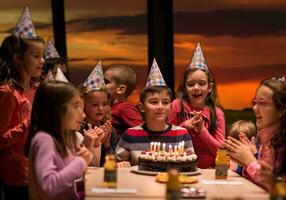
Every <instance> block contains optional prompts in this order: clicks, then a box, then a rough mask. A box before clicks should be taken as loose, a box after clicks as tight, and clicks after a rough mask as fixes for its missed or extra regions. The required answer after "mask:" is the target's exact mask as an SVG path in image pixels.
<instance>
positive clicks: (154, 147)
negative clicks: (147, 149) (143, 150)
mask: <svg viewBox="0 0 286 200" xmlns="http://www.w3.org/2000/svg"><path fill="white" fill-rule="evenodd" d="M156 146H157V142H154V145H153V151H154V152H156Z"/></svg>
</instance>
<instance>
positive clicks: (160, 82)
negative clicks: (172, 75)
mask: <svg viewBox="0 0 286 200" xmlns="http://www.w3.org/2000/svg"><path fill="white" fill-rule="evenodd" d="M150 86H166V83H165V81H164V78H163V76H162V73H161V71H160V68H159V66H158V64H157V62H156V59H155V58H154V60H153V64H152V67H151V70H150V72H149V76H148V79H147V83H146V85H145V87H150Z"/></svg>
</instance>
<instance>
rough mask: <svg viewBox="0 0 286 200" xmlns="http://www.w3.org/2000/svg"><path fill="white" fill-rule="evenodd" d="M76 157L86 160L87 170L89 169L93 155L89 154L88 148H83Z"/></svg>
mask: <svg viewBox="0 0 286 200" xmlns="http://www.w3.org/2000/svg"><path fill="white" fill-rule="evenodd" d="M76 155H77V156H80V157H82V158H83V159H84V161H85V164H86V166H85V169H87V167H88V165H89V163H90V162H91V160H92V157H93V155H92V154H91V153H90V152H89V150H88V149H87V148H86V147H81V148H80V149H79V150H78V152H77V153H76Z"/></svg>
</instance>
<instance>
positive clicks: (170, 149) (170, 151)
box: [169, 144, 173, 155]
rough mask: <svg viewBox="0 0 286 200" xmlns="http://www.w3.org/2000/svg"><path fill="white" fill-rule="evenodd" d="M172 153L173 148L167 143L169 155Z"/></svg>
mask: <svg viewBox="0 0 286 200" xmlns="http://www.w3.org/2000/svg"><path fill="white" fill-rule="evenodd" d="M172 153H173V149H172V145H171V144H170V145H169V155H172Z"/></svg>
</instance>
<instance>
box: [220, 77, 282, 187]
mask: <svg viewBox="0 0 286 200" xmlns="http://www.w3.org/2000/svg"><path fill="white" fill-rule="evenodd" d="M252 106H253V111H254V113H255V116H256V126H257V129H258V138H259V140H260V144H261V146H260V148H259V152H258V159H256V158H255V157H254V155H253V154H252V152H251V150H250V149H249V148H247V146H246V145H245V144H244V143H242V142H240V141H238V140H236V139H235V138H232V137H228V138H227V140H226V141H225V145H224V146H225V147H226V148H227V149H228V151H229V155H230V156H231V157H232V158H234V159H235V160H237V161H238V162H239V163H240V164H241V165H242V166H244V167H245V168H244V171H243V172H244V175H245V176H247V177H248V178H250V179H251V180H253V181H254V182H256V183H257V184H258V185H260V186H262V187H264V188H265V189H268V190H269V189H270V185H269V184H268V183H267V182H265V181H262V179H261V178H260V177H259V176H258V174H259V173H258V172H259V171H260V169H261V163H260V162H262V163H266V164H268V165H271V166H273V168H274V169H275V171H277V170H278V171H279V170H280V169H281V163H282V160H283V159H282V158H283V156H284V155H285V147H286V84H285V80H281V79H277V80H276V79H267V80H264V81H262V82H261V83H260V86H259V87H258V89H257V91H256V96H255V99H254V100H252Z"/></svg>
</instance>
